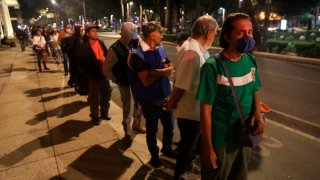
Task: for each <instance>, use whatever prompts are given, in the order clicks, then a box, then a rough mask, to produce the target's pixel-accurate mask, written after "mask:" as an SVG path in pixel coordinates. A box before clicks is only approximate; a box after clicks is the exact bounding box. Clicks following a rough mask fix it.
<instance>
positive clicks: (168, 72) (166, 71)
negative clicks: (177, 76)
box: [163, 66, 175, 76]
mask: <svg viewBox="0 0 320 180" xmlns="http://www.w3.org/2000/svg"><path fill="white" fill-rule="evenodd" d="M163 70H164V74H165V76H173V75H174V72H175V71H174V68H173V67H172V66H170V67H167V68H164V69H163Z"/></svg>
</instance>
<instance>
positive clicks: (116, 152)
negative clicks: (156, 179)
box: [57, 140, 142, 179]
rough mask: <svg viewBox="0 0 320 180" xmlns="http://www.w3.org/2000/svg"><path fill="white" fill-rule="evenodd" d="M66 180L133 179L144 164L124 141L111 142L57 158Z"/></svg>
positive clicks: (62, 175)
mask: <svg viewBox="0 0 320 180" xmlns="http://www.w3.org/2000/svg"><path fill="white" fill-rule="evenodd" d="M57 162H58V167H59V171H60V172H61V177H62V178H65V179H131V177H132V176H134V174H135V173H136V172H137V171H138V170H139V169H140V168H141V166H142V164H141V163H140V162H139V160H138V159H137V157H136V156H135V155H134V154H133V153H132V151H129V150H127V146H125V144H124V142H123V141H120V140H118V141H110V142H108V143H104V144H100V145H94V146H92V147H90V148H87V149H83V150H79V151H74V152H71V153H67V154H63V155H60V156H57Z"/></svg>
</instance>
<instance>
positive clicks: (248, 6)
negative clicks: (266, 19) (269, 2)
mask: <svg viewBox="0 0 320 180" xmlns="http://www.w3.org/2000/svg"><path fill="white" fill-rule="evenodd" d="M242 7H243V9H244V11H245V13H246V14H248V15H249V16H250V18H251V21H252V26H253V38H254V39H255V40H256V45H260V44H261V40H260V32H259V27H258V22H257V19H256V18H255V14H256V12H255V8H254V7H253V4H252V2H251V0H244V1H243V3H242Z"/></svg>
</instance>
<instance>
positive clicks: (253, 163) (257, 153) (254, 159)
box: [248, 138, 264, 172]
mask: <svg viewBox="0 0 320 180" xmlns="http://www.w3.org/2000/svg"><path fill="white" fill-rule="evenodd" d="M262 139H264V138H262ZM261 151H262V149H261V147H260V146H259V145H258V146H257V147H255V148H253V149H252V151H251V156H250V161H249V165H248V172H250V171H255V170H257V169H259V168H260V166H261V164H262V160H263V159H262V156H261Z"/></svg>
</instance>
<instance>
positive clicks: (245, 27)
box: [219, 13, 255, 53]
mask: <svg viewBox="0 0 320 180" xmlns="http://www.w3.org/2000/svg"><path fill="white" fill-rule="evenodd" d="M252 38H253V28H252V22H251V19H250V17H249V16H248V15H247V14H244V13H232V14H230V15H229V16H228V17H227V18H226V20H225V22H224V23H223V26H222V29H221V34H220V37H219V42H220V46H221V47H222V48H224V49H228V48H235V49H237V50H238V51H239V52H240V53H242V52H241V51H243V50H241V47H240V48H239V46H241V45H243V40H244V44H245V45H248V47H249V48H251V49H252V48H253V46H254V44H255V42H254V40H253V39H252ZM240 40H241V42H240ZM242 47H243V46H242ZM242 49H243V48H242Z"/></svg>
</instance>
